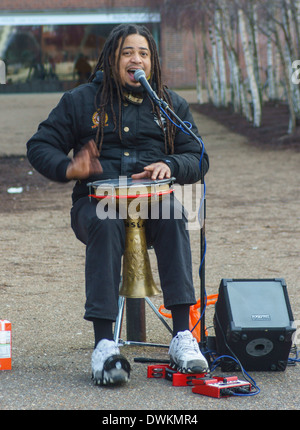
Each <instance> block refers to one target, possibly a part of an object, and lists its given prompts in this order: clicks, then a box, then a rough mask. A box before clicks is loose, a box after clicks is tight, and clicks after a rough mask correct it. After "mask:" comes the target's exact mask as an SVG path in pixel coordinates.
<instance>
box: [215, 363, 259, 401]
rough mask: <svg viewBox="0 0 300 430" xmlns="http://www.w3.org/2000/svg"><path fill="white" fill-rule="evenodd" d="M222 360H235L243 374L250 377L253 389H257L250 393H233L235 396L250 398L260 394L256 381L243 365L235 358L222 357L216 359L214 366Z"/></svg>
mask: <svg viewBox="0 0 300 430" xmlns="http://www.w3.org/2000/svg"><path fill="white" fill-rule="evenodd" d="M221 358H230V359H231V360H234V361H235V362H236V363H237V364H238V365H239V366H240V367H241V369H242V372H243V373H244V374H245V375H247V376H248V378H249V379H250V380H251V382H252V387H254V388H255V389H256V391H253V392H249V393H234V392H232V395H233V396H240V397H249V396H256V395H257V394H259V393H260V388H259V387H258V386H257V384H256V382H255V381H254V379H253V378H252V377H251V376H250V375H249V374H248V373H247V372H246V371H245V369H244V368H243V367H242V365H241V363H240V362H239V361H238V360H236V359H235V358H234V357H231V356H230V355H221V356H219V357H218V358H216V359H215V360H214V361H213V363H212V365H213V364H214V363H215V362H216V361H219V360H220V359H221ZM218 366H219V364H217V365H216V366H215V367H214V368H212V369H211V372H213V371H214V370H215V368H216V367H218Z"/></svg>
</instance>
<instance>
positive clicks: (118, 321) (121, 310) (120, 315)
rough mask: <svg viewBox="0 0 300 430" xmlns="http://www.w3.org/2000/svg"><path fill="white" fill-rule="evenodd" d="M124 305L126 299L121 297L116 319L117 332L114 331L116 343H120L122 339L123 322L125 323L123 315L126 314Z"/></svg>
mask: <svg viewBox="0 0 300 430" xmlns="http://www.w3.org/2000/svg"><path fill="white" fill-rule="evenodd" d="M124 304H125V297H122V296H120V297H119V313H118V316H117V319H116V324H115V330H114V341H115V342H116V343H119V339H120V332H121V328H122V321H123V314H124Z"/></svg>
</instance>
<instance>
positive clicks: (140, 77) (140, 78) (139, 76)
mask: <svg viewBox="0 0 300 430" xmlns="http://www.w3.org/2000/svg"><path fill="white" fill-rule="evenodd" d="M134 79H135V80H136V81H137V82H139V83H140V84H141V85H142V86H143V87H144V89H145V90H146V91H147V93H148V94H149V96H150V97H151V98H152V100H154V101H155V102H160V99H159V98H158V96H157V94H156V92H155V91H154V90H153V89H152V88H151V86H150V84H149V82H148V81H147V78H146V75H145V72H144V70H142V69H138V70H136V71H135V72H134Z"/></svg>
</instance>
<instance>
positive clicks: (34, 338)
mask: <svg viewBox="0 0 300 430" xmlns="http://www.w3.org/2000/svg"><path fill="white" fill-rule="evenodd" d="M184 95H185V96H186V97H187V99H188V100H189V101H194V93H185V94H184ZM59 97H60V94H28V95H26V94H21V95H0V104H1V117H0V127H1V137H0V155H1V156H4V155H20V156H24V155H25V146H24V145H25V142H26V140H27V139H28V138H29V137H30V136H31V135H32V134H33V133H34V131H35V129H36V127H37V125H38V123H39V122H40V121H41V120H42V119H43V118H44V117H45V116H46V115H47V114H48V112H49V111H50V109H51V108H52V107H53V105H54V104H55V103H56V102H57V101H58V99H59ZM189 97H191V98H189ZM195 119H196V121H197V124H198V126H199V130H200V132H201V134H202V137H203V138H204V140H205V143H206V148H207V151H208V153H209V155H210V159H211V170H210V172H209V174H208V175H207V181H206V182H207V221H206V235H207V243H208V246H207V256H206V286H207V293H208V294H213V293H217V290H218V286H219V283H220V279H221V278H226V277H232V278H233V277H240V278H266V277H268V278H269V277H284V278H285V279H286V281H287V284H288V288H289V296H290V301H291V306H292V310H293V313H294V318H295V320H297V321H298V323H299V320H300V315H299V281H298V278H299V201H297V198H296V194H297V193H299V181H298V180H297V171H298V170H297V169H298V166H299V153H298V154H295V153H293V152H292V151H283V152H279V151H274V152H272V151H269V150H268V151H260V150H259V149H257V148H253V147H251V145H249V144H248V143H247V142H246V140H245V139H244V138H242V137H241V136H237V135H235V134H233V133H230V132H228V131H227V130H226V129H225V128H224V127H222V126H221V125H219V124H217V123H215V122H214V121H213V120H212V119H208V118H206V117H203V116H200V115H195ZM283 165H284V166H285V172H284V179H283V178H282V174H280V175H279V174H278V172H282V166H283ZM7 185H11V184H7ZM70 192H71V184H67V185H66V186H62V187H61V188H60V193H59V195H56V193H53V192H50V193H49V195H47V196H44V197H43V199H42V200H41V203H40V205H39V207H38V210H35V211H34V210H32V208H31V210H29V211H28V212H26V211H25V212H22V213H17V212H16V211H12V213H11V214H9V216H8V214H5V213H0V220H1V227H0V242H1V247H2V250H3V252H2V253H1V255H2V256H1V266H2V270H1V272H0V273H1V275H0V318H2V319H4V318H5V319H8V320H10V321H11V322H12V339H13V341H12V370H11V371H0V410H2V411H4V410H97V411H102V415H103V416H109V414H110V413H112V414H113V411H118V413H119V414H121V415H122V414H123V415H124V416H126V414H127V411H132V412H131V414H132V416H134V414H136V415H137V414H138V412H139V411H143V410H145V411H147V412H148V414H150V415H151V414H153V413H155V412H156V413H157V414H158V413H160V412H162V413H163V412H164V411H169V412H170V413H171V411H177V412H178V413H182V414H184V413H186V414H193V413H196V414H197V417H198V418H197V419H199V421H198V423H200V422H201V421H200V420H201V413H202V412H203V411H208V410H220V411H225V410H235V411H238V410H240V411H242V410H252V411H253V410H298V409H299V406H300V400H299V382H300V364H298V365H296V366H293V367H288V368H287V370H286V371H285V372H250V375H251V377H252V378H254V380H255V381H256V383H257V385H258V386H259V388H260V389H261V392H260V394H258V395H256V396H253V397H230V398H226V399H215V398H211V397H206V396H201V395H197V394H194V393H192V390H191V387H173V386H172V384H171V383H170V382H169V381H167V380H164V379H153V378H147V365H146V364H143V363H136V362H135V361H134V358H135V357H148V358H155V359H164V358H166V356H167V349H166V348H156V347H144V346H143V347H136V346H124V347H122V352H123V353H124V354H125V355H126V356H127V357H128V358H129V360H130V362H131V365H132V376H131V381H130V383H129V384H128V385H126V386H124V387H118V388H116V387H114V388H103V387H95V386H94V385H93V384H92V382H91V379H90V376H91V375H90V373H91V371H90V357H91V352H92V346H93V333H92V328H91V326H90V325H89V323H87V322H86V321H84V320H83V318H82V315H83V305H84V249H83V246H82V245H81V244H80V243H79V242H78V241H77V240H76V239H75V238H74V237H73V234H72V232H71V231H70V227H69V208H70ZM298 196H299V194H298ZM29 203H30V202H29ZM283 212H284V214H283ZM191 239H192V246H193V258H194V270H195V287H196V290H197V292H198V289H199V279H198V277H197V273H198V266H199V231H197V230H196V231H192V232H191ZM151 259H152V261H153V256H151ZM153 267H154V269H153V273H154V277H155V279H157V269H156V268H155V263H153ZM197 294H198V293H197ZM153 303H155V305H156V306H157V307H158V306H160V304H162V297H161V296H158V297H155V298H154V299H153ZM212 317H213V309H212V308H211V307H208V309H207V313H206V321H207V326H208V327H209V334H210V335H212V336H213V335H214V331H213V328H212V327H211V325H212ZM125 324H126V321H125ZM122 336H124V329H123V332H122ZM147 340H148V341H149V342H154V343H163V344H168V343H169V341H170V335H169V333H168V331H167V330H166V329H165V327H164V326H163V325H162V324H161V322H160V321H159V320H158V318H157V317H156V316H155V315H154V313H153V312H152V311H151V309H148V307H147ZM298 348H299V343H298ZM237 375H238V376H239V377H242V376H241V374H240V373H237ZM143 422H144V423H146V421H145V418H144V421H143Z"/></svg>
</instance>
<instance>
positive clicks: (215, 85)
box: [208, 20, 220, 107]
mask: <svg viewBox="0 0 300 430" xmlns="http://www.w3.org/2000/svg"><path fill="white" fill-rule="evenodd" d="M208 32H209V37H210V43H211V50H212V68H211V74H210V79H211V83H212V89H213V103H214V105H215V106H217V107H220V83H219V77H218V55H217V48H216V41H215V38H214V35H213V28H212V22H211V20H209V24H208Z"/></svg>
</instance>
